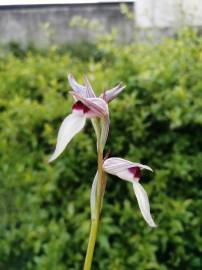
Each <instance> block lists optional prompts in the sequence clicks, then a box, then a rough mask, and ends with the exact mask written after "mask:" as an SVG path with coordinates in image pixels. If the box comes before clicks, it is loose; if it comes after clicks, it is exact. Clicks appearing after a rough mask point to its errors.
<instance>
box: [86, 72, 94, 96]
mask: <svg viewBox="0 0 202 270" xmlns="http://www.w3.org/2000/svg"><path fill="white" fill-rule="evenodd" d="M83 80H84V84H85V87H86V97H87V98H95V97H96V95H95V93H94V91H93V88H92V86H91V84H90V82H89V80H88V78H87V77H86V76H84V77H83Z"/></svg>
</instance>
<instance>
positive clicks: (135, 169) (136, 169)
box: [128, 167, 141, 178]
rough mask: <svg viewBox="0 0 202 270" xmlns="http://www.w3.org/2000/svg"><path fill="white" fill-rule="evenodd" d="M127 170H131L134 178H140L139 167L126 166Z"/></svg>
mask: <svg viewBox="0 0 202 270" xmlns="http://www.w3.org/2000/svg"><path fill="white" fill-rule="evenodd" d="M128 170H129V172H131V173H132V174H133V176H134V178H140V177H141V170H140V168H139V167H131V168H128Z"/></svg>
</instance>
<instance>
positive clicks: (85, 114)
mask: <svg viewBox="0 0 202 270" xmlns="http://www.w3.org/2000/svg"><path fill="white" fill-rule="evenodd" d="M70 82H71V83H70V84H71V86H72V88H73V90H74V91H73V92H70V94H72V96H73V97H74V99H75V103H74V104H73V106H72V113H71V114H70V115H68V116H67V117H66V118H65V119H64V120H63V122H62V124H61V126H60V129H59V132H58V137H57V143H56V148H55V151H54V153H53V155H52V156H51V157H50V159H49V162H52V161H53V160H55V159H56V158H57V157H58V156H59V155H60V154H61V153H62V152H63V151H64V149H65V148H66V146H67V145H68V143H69V142H70V140H71V139H72V138H73V137H74V136H75V135H76V134H77V133H78V132H79V131H81V130H82V128H83V127H84V125H85V123H86V119H88V118H90V119H92V118H95V117H97V118H107V119H108V118H109V116H108V114H109V111H108V105H107V103H106V102H105V101H104V100H103V99H102V98H96V97H95V94H94V92H93V89H92V88H91V87H90V86H89V85H88V81H87V79H85V83H86V86H85V87H83V86H81V85H79V84H78V83H77V82H76V81H75V80H74V79H72V78H71V77H70ZM107 129H108V124H106V130H107ZM107 135H108V132H107ZM107 135H106V136H107Z"/></svg>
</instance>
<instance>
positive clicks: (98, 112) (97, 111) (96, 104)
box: [70, 92, 109, 118]
mask: <svg viewBox="0 0 202 270" xmlns="http://www.w3.org/2000/svg"><path fill="white" fill-rule="evenodd" d="M70 94H71V95H72V96H74V97H76V99H77V100H80V101H81V102H82V103H83V104H84V105H85V106H87V107H88V108H89V109H90V111H91V112H92V113H93V114H94V116H97V117H100V118H101V117H103V116H105V115H107V114H108V113H109V110H108V105H107V103H106V102H105V101H104V100H103V99H101V98H85V97H83V96H81V95H79V94H78V93H76V92H70Z"/></svg>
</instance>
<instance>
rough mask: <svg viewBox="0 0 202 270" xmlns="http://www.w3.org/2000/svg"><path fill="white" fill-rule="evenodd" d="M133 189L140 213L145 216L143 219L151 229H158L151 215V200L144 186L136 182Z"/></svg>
mask: <svg viewBox="0 0 202 270" xmlns="http://www.w3.org/2000/svg"><path fill="white" fill-rule="evenodd" d="M133 189H134V192H135V195H136V197H137V201H138V204H139V207H140V211H141V213H142V215H143V218H144V219H145V221H146V222H147V223H148V224H149V226H150V227H156V224H155V223H154V221H153V219H152V216H151V213H150V205H149V199H148V196H147V193H146V191H145V190H144V188H143V187H142V185H141V184H140V183H139V182H136V181H135V182H134V183H133Z"/></svg>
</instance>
